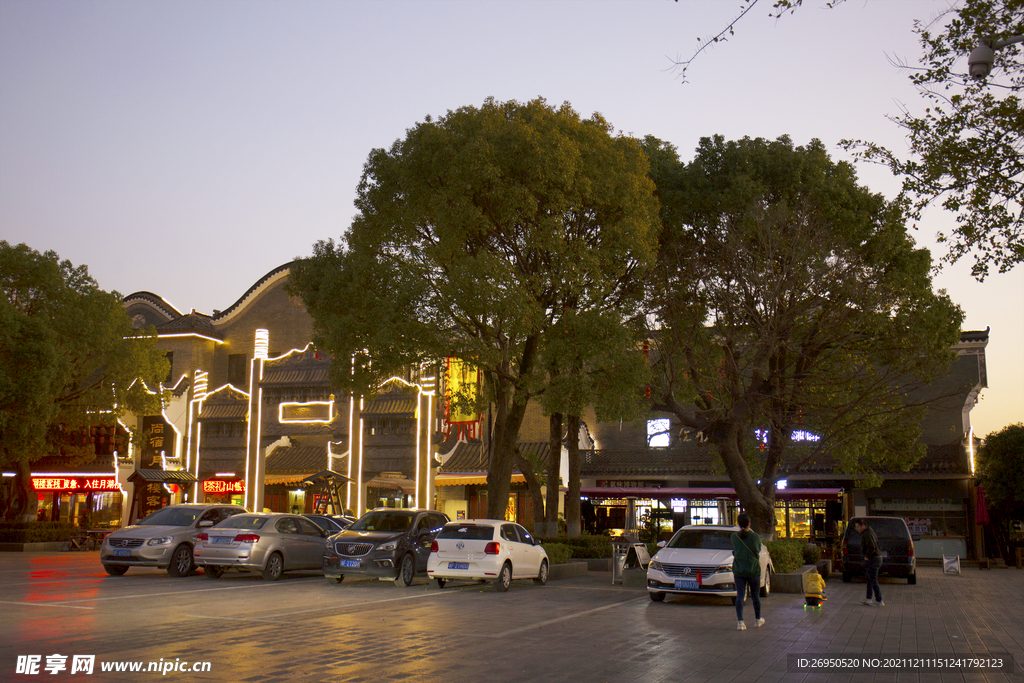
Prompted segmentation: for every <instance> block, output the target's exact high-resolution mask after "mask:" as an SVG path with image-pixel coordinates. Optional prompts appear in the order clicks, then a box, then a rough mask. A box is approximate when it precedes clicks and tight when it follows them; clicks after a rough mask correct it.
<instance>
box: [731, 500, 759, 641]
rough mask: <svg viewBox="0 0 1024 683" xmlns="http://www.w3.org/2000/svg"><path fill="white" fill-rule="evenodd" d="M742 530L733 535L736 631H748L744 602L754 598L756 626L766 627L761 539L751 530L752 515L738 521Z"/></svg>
mask: <svg viewBox="0 0 1024 683" xmlns="http://www.w3.org/2000/svg"><path fill="white" fill-rule="evenodd" d="M737 521H738V523H739V525H740V530H739V531H737V532H736V533H734V534H733V535H732V537H731V538H732V575H733V578H734V579H735V581H736V620H737V623H736V629H737V630H739V631H746V630H747V625H746V624H745V623H743V600H744V599H745V598H746V595H747V586H749V587H750V595H751V596H752V597H753V598H754V625H755V626H764V619H762V618H761V595H760V590H761V537H760V536H758V535H757V534H756V533H755V532H753V531H751V530H750V515H748V514H747V513H745V512H744V513H743V514H741V515H740V516H739V519H738V520H737Z"/></svg>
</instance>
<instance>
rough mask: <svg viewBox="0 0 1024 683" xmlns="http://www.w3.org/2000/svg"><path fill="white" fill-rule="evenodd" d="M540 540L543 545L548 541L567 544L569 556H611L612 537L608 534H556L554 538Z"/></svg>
mask: <svg viewBox="0 0 1024 683" xmlns="http://www.w3.org/2000/svg"><path fill="white" fill-rule="evenodd" d="M540 540H541V543H542V544H543V545H545V546H546V545H547V544H549V543H559V544H562V545H565V546H568V547H569V550H570V552H571V553H572V555H571V557H580V558H591V557H611V556H612V539H611V538H609V537H608V536H597V535H595V534H583V535H582V536H578V537H576V538H567V537H565V536H558V537H556V538H542V539H540Z"/></svg>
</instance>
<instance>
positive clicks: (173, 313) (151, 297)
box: [122, 291, 181, 319]
mask: <svg viewBox="0 0 1024 683" xmlns="http://www.w3.org/2000/svg"><path fill="white" fill-rule="evenodd" d="M136 301H143V302H145V303H147V304H149V305H150V306H152V307H153V308H155V309H157V310H158V311H160V312H161V313H163V314H164V315H166V316H167V317H168V318H172V319H173V318H177V317H178V316H180V315H181V311H179V310H178V309H176V308H175V307H174V306H172V305H170V304H169V303H167V302H166V301H165V300H164V298H163V297H161V296H157V295H156V294H153V292H144V291H143V292H132V293H131V294H129V295H128V296H126V297H125V298H124V299H122V302H123V303H124V305H125V306H127V305H129V304H131V303H133V302H136Z"/></svg>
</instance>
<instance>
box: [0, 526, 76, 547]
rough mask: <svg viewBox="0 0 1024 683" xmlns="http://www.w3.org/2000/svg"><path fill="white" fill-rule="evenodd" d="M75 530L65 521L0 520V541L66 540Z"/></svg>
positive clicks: (35, 541)
mask: <svg viewBox="0 0 1024 683" xmlns="http://www.w3.org/2000/svg"><path fill="white" fill-rule="evenodd" d="M76 531H77V529H76V528H75V526H74V525H73V524H68V523H67V522H0V543H44V542H47V541H66V540H68V539H69V538H71V536H72V535H73V534H74V533H75V532H76Z"/></svg>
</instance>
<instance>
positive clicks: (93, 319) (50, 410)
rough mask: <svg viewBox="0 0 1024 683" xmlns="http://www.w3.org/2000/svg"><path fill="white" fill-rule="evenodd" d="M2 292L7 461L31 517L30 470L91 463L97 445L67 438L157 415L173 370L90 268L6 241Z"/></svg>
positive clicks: (0, 395) (1, 418)
mask: <svg viewBox="0 0 1024 683" xmlns="http://www.w3.org/2000/svg"><path fill="white" fill-rule="evenodd" d="M0 290H2V291H3V296H2V297H0V459H2V462H3V464H4V465H6V466H15V467H16V468H17V472H18V478H17V488H18V491H19V493H20V496H21V499H20V500H15V501H14V502H15V508H16V510H15V512H16V513H18V514H27V513H26V508H34V504H35V497H34V496H31V495H30V494H31V486H32V484H31V480H30V468H29V466H30V464H31V463H34V462H40V461H43V460H46V461H49V462H50V463H52V464H54V465H57V466H64V467H72V466H76V465H80V464H87V463H89V462H91V461H92V460H93V459H94V458H95V457H96V454H95V448H89V447H85V446H77V447H76V446H75V445H73V444H70V443H66V441H65V437H64V435H65V434H67V433H69V432H72V431H78V430H79V429H82V428H88V427H89V426H91V425H94V424H97V423H100V424H104V423H105V424H111V425H112V424H113V422H114V421H115V420H116V418H118V417H119V416H121V415H122V414H124V413H125V412H126V411H132V412H136V413H140V414H145V413H149V412H153V411H156V410H159V409H160V400H161V395H160V393H159V392H158V391H155V390H157V389H158V388H159V386H160V382H161V381H162V380H163V378H164V377H165V376H166V375H167V369H168V368H167V361H166V359H165V358H164V357H163V352H162V351H160V350H159V349H157V348H156V344H155V335H154V334H153V333H152V332H149V333H145V332H141V331H138V330H133V329H132V326H131V321H130V320H129V319H128V316H127V314H126V313H125V311H124V307H123V306H122V304H121V296H120V295H119V294H118V293H117V292H105V291H103V290H101V289H100V288H99V287H98V286H97V284H96V281H95V280H93V278H92V277H90V275H89V272H88V269H87V268H86V266H84V265H80V266H74V265H72V264H71V263H70V262H69V261H66V260H64V261H62V260H60V258H59V257H58V256H57V254H56V253H54V252H52V251H47V252H45V253H43V254H40V253H39V252H37V251H35V250H33V249H31V248H29V247H28V246H26V245H24V244H19V245H17V246H12V245H10V244H8V243H7V242H5V241H0ZM137 380H142V382H139V381H137ZM143 383H145V384H148V386H149V387H152V388H153V389H154V391H153V392H151V391H149V390H147V388H146V386H144V384H143ZM29 512H31V510H29Z"/></svg>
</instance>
